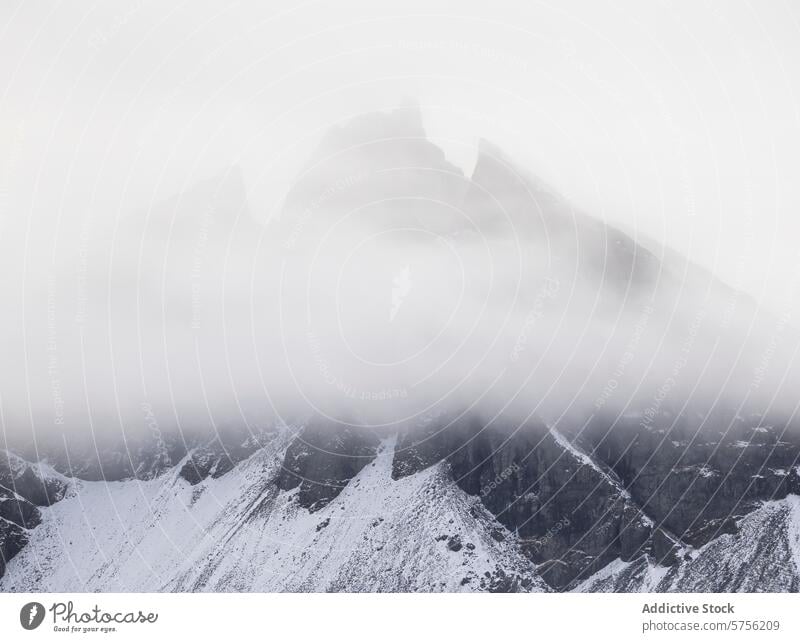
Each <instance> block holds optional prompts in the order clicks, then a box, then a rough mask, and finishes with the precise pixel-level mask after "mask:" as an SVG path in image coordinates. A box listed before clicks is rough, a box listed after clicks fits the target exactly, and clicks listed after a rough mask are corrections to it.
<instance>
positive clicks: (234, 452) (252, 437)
mask: <svg viewBox="0 0 800 642" xmlns="http://www.w3.org/2000/svg"><path fill="white" fill-rule="evenodd" d="M276 436H277V431H276V430H262V431H259V432H257V433H243V432H241V431H235V432H228V433H226V434H225V436H224V438H223V437H221V436H216V437H214V438H213V439H212V440H211V441H209V442H208V443H206V444H203V445H201V446H198V447H197V448H195V449H194V450H192V452H191V453H190V455H189V459H188V460H187V461H186V462H185V463H184V464H183V466H182V467H181V470H180V473H179V474H180V476H181V477H183V479H185V480H186V481H188V482H189V483H190V484H192V485H195V484H198V483H200V482H201V481H203V480H204V479H206V478H208V477H211V478H212V479H217V478H218V477H222V475H224V474H225V473H227V472H230V471H231V470H232V469H233V467H234V466H236V464H238V463H239V462H241V461H244V460H245V459H247V458H248V457H250V456H251V455H252V454H253V453H255V452H256V451H258V450H260V449H261V448H263V447H264V446H265V445H266V444H268V443H269V442H270V441H272V440H273V439H275V438H276Z"/></svg>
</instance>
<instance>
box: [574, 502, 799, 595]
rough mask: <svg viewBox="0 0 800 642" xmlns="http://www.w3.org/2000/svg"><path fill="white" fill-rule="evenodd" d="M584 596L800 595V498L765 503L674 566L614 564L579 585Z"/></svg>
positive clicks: (637, 562) (642, 560)
mask: <svg viewBox="0 0 800 642" xmlns="http://www.w3.org/2000/svg"><path fill="white" fill-rule="evenodd" d="M575 590H576V591H580V592H653V591H657V592H672V591H677V592H685V593H694V592H715V593H725V592H754V593H755V592H783V591H792V592H797V591H800V497H798V496H797V495H789V496H787V497H786V498H784V499H782V500H780V501H773V502H767V503H765V504H764V505H763V506H762V507H761V508H759V509H758V510H756V511H754V512H752V513H750V514H749V515H748V516H747V517H745V518H744V519H742V520H741V522H740V524H739V532H738V533H736V534H724V535H721V536H720V537H718V538H717V539H715V540H713V541H711V542H709V543H708V544H706V545H705V546H704V547H703V548H701V549H699V550H697V551H694V552H693V553H691V554H690V555H689V556H688V557H687V558H686V559H685V560H683V561H682V562H681V563H680V564H678V565H676V566H674V567H671V568H669V567H664V566H658V565H655V564H653V563H652V562H651V561H648V560H647V559H646V558H644V557H641V558H639V559H636V560H633V561H631V562H623V561H622V560H616V561H614V562H612V563H611V564H609V565H608V566H606V567H605V568H604V569H602V570H601V571H599V572H598V573H596V574H595V575H593V576H592V577H590V578H589V579H588V580H586V581H584V582H581V583H580V584H579V585H578V586H577V587H576V588H575Z"/></svg>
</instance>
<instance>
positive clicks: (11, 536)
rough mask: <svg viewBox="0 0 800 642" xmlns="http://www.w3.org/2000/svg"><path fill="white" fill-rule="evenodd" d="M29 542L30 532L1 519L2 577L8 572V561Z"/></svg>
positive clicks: (0, 568) (0, 549)
mask: <svg viewBox="0 0 800 642" xmlns="http://www.w3.org/2000/svg"><path fill="white" fill-rule="evenodd" d="M27 543H28V534H27V533H26V532H25V529H23V528H22V527H20V526H18V525H16V524H14V523H12V522H9V521H7V520H5V519H0V577H2V575H3V574H4V573H5V572H6V564H7V563H8V561H9V560H10V559H11V558H12V557H14V556H15V555H16V554H17V553H19V552H20V551H21V550H22V548H23V547H24V546H25V544H27Z"/></svg>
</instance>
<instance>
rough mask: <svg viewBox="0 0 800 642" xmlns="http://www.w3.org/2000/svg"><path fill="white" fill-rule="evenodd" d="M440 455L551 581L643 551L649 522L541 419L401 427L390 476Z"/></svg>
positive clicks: (585, 572)
mask: <svg viewBox="0 0 800 642" xmlns="http://www.w3.org/2000/svg"><path fill="white" fill-rule="evenodd" d="M512 426H513V427H512ZM443 460H446V461H447V462H448V463H449V465H450V470H451V474H452V476H453V479H454V480H455V482H456V483H457V484H458V485H459V486H460V487H461V488H462V489H463V490H464V491H465V492H467V493H469V494H471V495H477V496H479V497H480V498H481V500H482V502H483V504H484V505H485V506H486V507H487V508H488V509H489V511H490V512H491V513H492V514H493V515H494V516H495V517H496V518H497V520H498V521H499V522H500V523H501V524H503V525H504V526H505V527H506V528H507V529H508V530H509V531H511V532H512V533H515V534H516V535H517V536H518V537H519V539H520V541H521V545H522V547H523V550H524V551H525V553H526V554H527V555H528V556H529V557H530V558H531V560H532V561H533V562H534V563H536V564H539V565H540V567H539V571H540V573H541V574H542V576H543V577H544V578H545V580H546V581H547V582H548V583H550V584H551V585H552V586H554V587H557V588H562V587H564V586H566V585H567V584H569V583H570V582H572V581H574V580H575V579H576V578H579V577H585V576H588V575H589V574H591V573H593V572H595V571H597V570H599V569H600V568H602V566H604V565H605V564H607V563H608V562H610V561H611V560H613V559H615V558H617V557H622V558H623V559H631V558H633V557H636V556H637V555H641V554H642V553H643V552H647V551H649V550H650V540H651V535H652V528H651V526H650V524H649V522H648V521H647V519H646V518H645V517H644V515H643V514H642V512H641V511H640V510H639V508H638V507H637V506H636V505H635V504H633V503H632V502H631V501H630V500H629V498H628V497H627V494H626V493H625V491H624V489H623V488H622V487H621V486H620V485H619V484H618V482H617V480H615V478H614V477H613V474H612V473H606V472H603V471H602V470H600V469H598V468H597V467H595V466H593V465H591V464H590V463H588V459H586V458H582V457H580V456H579V455H578V454H576V453H575V452H573V451H572V450H571V449H568V448H565V446H564V445H563V444H562V443H559V442H558V441H557V440H556V439H555V438H554V436H553V433H551V432H550V430H549V429H548V428H547V427H546V426H545V425H544V424H541V423H533V422H531V423H529V424H528V425H525V426H523V427H521V428H519V429H517V428H516V425H515V424H509V425H502V424H492V425H483V424H482V422H481V421H480V420H479V419H477V418H475V417H470V418H464V419H462V420H449V421H447V422H442V421H440V422H436V423H435V424H429V425H427V426H425V427H424V428H423V429H421V430H419V431H414V430H412V431H408V432H406V433H405V434H404V435H403V436H402V437H401V439H400V440H399V443H398V447H397V451H396V455H395V461H394V466H393V475H394V477H395V478H398V477H402V476H405V475H408V474H412V473H414V472H417V471H418V470H421V469H422V468H425V467H426V466H429V465H432V464H434V463H436V462H437V461H443Z"/></svg>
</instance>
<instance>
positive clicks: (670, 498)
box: [584, 415, 800, 547]
mask: <svg viewBox="0 0 800 642" xmlns="http://www.w3.org/2000/svg"><path fill="white" fill-rule="evenodd" d="M700 422H701V419H700V418H697V419H695V420H694V421H689V420H687V419H686V418H685V417H680V416H679V417H673V416H671V415H665V416H662V417H661V418H660V419H659V420H658V421H656V422H654V424H653V425H651V426H644V427H643V426H642V425H641V422H639V421H637V420H636V419H629V420H618V421H616V422H615V423H614V424H613V426H612V425H611V424H610V423H609V422H608V421H604V420H602V419H600V420H597V421H595V422H594V423H593V424H591V425H590V426H589V429H588V430H587V431H586V434H585V435H584V437H585V438H586V440H587V448H590V449H592V450H593V456H594V457H595V459H597V460H598V461H601V462H603V463H604V464H605V465H607V466H609V467H610V468H611V469H613V470H614V472H615V473H616V475H617V476H618V477H619V478H620V479H621V480H622V482H623V484H624V485H625V487H626V488H627V489H628V490H629V491H630V493H631V496H632V497H633V499H634V500H635V501H636V502H637V504H638V505H640V506H642V508H643V510H644V511H645V512H647V514H648V515H650V516H651V517H652V518H653V519H655V520H656V521H657V522H658V523H660V524H662V525H663V526H664V527H666V528H667V529H668V530H669V531H671V532H673V533H675V534H677V535H678V536H680V538H681V539H682V540H683V541H685V542H686V543H688V544H691V545H693V546H696V547H699V546H702V545H703V544H705V543H707V542H708V541H710V540H712V539H714V538H716V537H718V536H719V535H722V534H724V533H733V532H735V530H736V525H735V522H736V519H737V518H738V517H741V516H743V515H746V514H748V513H749V512H751V511H752V510H754V509H755V508H757V507H758V506H760V505H761V503H762V502H763V501H768V500H773V499H782V498H784V497H786V495H787V494H788V493H798V492H800V476H798V475H797V474H796V470H795V469H796V468H797V466H798V463H800V459H799V458H800V442H798V439H797V431H796V430H788V429H787V426H786V425H785V424H784V425H780V424H772V423H766V422H760V421H759V420H758V419H757V418H751V419H750V420H749V421H746V420H742V419H738V418H734V419H733V420H730V421H723V420H717V425H716V426H714V427H712V428H709V427H708V426H707V425H706V426H703V427H702V430H701V427H700ZM707 423H708V420H707V421H706V424H707Z"/></svg>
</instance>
